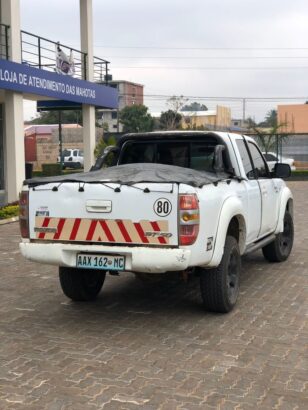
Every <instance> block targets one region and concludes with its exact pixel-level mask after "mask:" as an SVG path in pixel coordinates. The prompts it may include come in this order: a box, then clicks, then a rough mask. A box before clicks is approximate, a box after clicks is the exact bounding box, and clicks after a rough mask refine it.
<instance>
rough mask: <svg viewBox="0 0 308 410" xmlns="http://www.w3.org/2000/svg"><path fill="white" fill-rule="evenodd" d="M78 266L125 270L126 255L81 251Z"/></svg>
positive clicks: (78, 256) (78, 255)
mask: <svg viewBox="0 0 308 410" xmlns="http://www.w3.org/2000/svg"><path fill="white" fill-rule="evenodd" d="M76 266H77V268H85V269H102V270H124V269H125V256H116V255H100V254H92V253H91V254H90V253H79V254H77V262H76Z"/></svg>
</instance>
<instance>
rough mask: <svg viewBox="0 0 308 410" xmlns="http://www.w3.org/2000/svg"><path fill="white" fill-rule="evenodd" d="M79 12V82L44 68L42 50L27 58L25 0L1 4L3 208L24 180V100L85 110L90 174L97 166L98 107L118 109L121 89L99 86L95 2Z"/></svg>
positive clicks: (84, 0)
mask: <svg viewBox="0 0 308 410" xmlns="http://www.w3.org/2000/svg"><path fill="white" fill-rule="evenodd" d="M77 2H78V0H76V3H77ZM79 8H80V37H81V46H80V56H82V58H80V62H79V64H76V69H77V70H79V74H80V79H79V78H73V77H71V76H69V75H62V74H59V73H58V72H56V70H55V69H53V70H50V64H49V65H48V64H44V61H43V56H42V55H41V51H43V48H42V49H40V50H38V52H37V58H38V62H37V63H35V62H33V61H30V62H29V60H27V59H25V58H24V54H25V50H24V49H23V47H22V46H23V35H26V33H25V32H23V31H22V30H21V28H20V2H19V0H0V34H1V36H0V38H1V41H0V51H1V52H0V205H3V204H6V203H11V202H14V201H16V200H18V196H19V192H20V190H21V187H22V183H23V180H24V178H25V152H24V118H23V99H24V98H26V99H29V98H31V99H32V100H37V101H39V100H52V101H54V104H55V105H57V104H58V101H60V100H61V102H62V103H63V102H64V103H67V102H70V103H72V104H77V105H79V106H80V108H81V109H82V114H83V131H84V133H83V140H84V160H85V170H88V169H89V168H90V167H91V165H92V164H93V162H94V148H95V107H104V108H109V109H116V108H117V105H118V95H117V90H115V89H114V88H111V87H107V86H105V85H101V84H97V83H95V82H94V76H95V73H94V69H93V66H94V65H93V60H94V57H93V39H92V0H79ZM47 12H48V2H46V13H47ZM59 12H60V10H59ZM38 18H40V17H39V16H38ZM40 34H41V33H40ZM42 34H43V33H42ZM34 38H38V37H37V36H35V35H34ZM25 43H26V42H24V44H25ZM39 47H40V46H39ZM76 51H77V52H78V50H76ZM54 57H55V52H54ZM49 60H50V57H49ZM102 61H103V60H102ZM58 62H59V60H57V67H58ZM60 63H61V61H60ZM62 63H63V64H65V61H62ZM55 64H56V62H55ZM104 64H106V62H105V61H104ZM55 67H56V65H55ZM55 67H54V68H55ZM61 67H62V66H61ZM63 67H64V66H63ZM64 68H65V67H64ZM63 71H64V69H63ZM106 74H107V73H106Z"/></svg>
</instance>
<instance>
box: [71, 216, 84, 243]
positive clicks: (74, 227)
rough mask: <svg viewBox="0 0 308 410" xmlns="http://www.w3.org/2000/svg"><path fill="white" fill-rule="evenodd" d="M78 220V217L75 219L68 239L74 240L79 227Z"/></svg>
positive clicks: (79, 220)
mask: <svg viewBox="0 0 308 410" xmlns="http://www.w3.org/2000/svg"><path fill="white" fill-rule="evenodd" d="M80 222H81V219H80V218H76V219H75V221H74V225H73V229H72V232H71V234H70V239H69V240H70V241H74V240H75V239H76V236H77V233H78V229H79V226H80Z"/></svg>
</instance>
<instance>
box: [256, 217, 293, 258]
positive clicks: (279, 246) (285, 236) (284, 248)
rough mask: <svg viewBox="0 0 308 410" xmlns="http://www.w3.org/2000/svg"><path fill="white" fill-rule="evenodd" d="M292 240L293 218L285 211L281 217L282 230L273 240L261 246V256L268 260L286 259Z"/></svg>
mask: <svg viewBox="0 0 308 410" xmlns="http://www.w3.org/2000/svg"><path fill="white" fill-rule="evenodd" d="M293 240H294V226H293V218H292V215H291V214H290V212H288V211H286V213H285V215H284V219H283V232H280V233H279V234H278V235H277V236H276V238H275V240H274V241H273V242H271V243H269V244H268V245H266V246H264V248H262V252H263V256H264V257H265V259H267V260H268V261H269V262H283V261H285V260H286V259H288V257H289V255H290V253H291V250H292V247H293Z"/></svg>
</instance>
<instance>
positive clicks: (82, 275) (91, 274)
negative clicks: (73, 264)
mask: <svg viewBox="0 0 308 410" xmlns="http://www.w3.org/2000/svg"><path fill="white" fill-rule="evenodd" d="M105 277H106V272H103V271H99V270H96V269H77V268H68V267H62V266H60V267H59V278H60V284H61V287H62V290H63V293H64V294H65V295H66V296H67V297H68V298H70V299H72V300H74V301H90V300H94V299H96V297H97V295H98V294H99V292H100V290H101V288H102V286H103V284H104V280H105Z"/></svg>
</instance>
